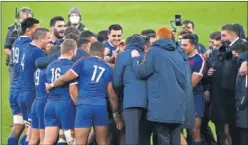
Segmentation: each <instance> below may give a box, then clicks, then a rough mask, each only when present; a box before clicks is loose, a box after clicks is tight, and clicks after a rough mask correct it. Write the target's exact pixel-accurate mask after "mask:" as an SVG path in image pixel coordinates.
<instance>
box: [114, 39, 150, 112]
mask: <svg viewBox="0 0 248 145" xmlns="http://www.w3.org/2000/svg"><path fill="white" fill-rule="evenodd" d="M144 45H145V44H144V40H143V39H142V38H141V37H139V36H133V37H132V38H131V39H130V41H129V42H128V45H127V46H126V49H125V51H123V52H121V53H119V54H118V56H117V61H116V64H115V68H114V74H113V82H114V87H115V89H116V91H117V93H118V94H120V93H121V91H122V90H123V95H124V97H123V109H127V108H130V107H141V108H146V107H147V89H146V81H145V80H140V79H138V78H136V75H135V72H134V70H133V67H132V64H133V62H132V57H131V51H132V50H134V49H135V50H138V51H139V52H140V54H141V57H142V58H143V57H144Z"/></svg>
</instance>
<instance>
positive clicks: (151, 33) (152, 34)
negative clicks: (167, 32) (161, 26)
mask: <svg viewBox="0 0 248 145" xmlns="http://www.w3.org/2000/svg"><path fill="white" fill-rule="evenodd" d="M140 35H142V36H146V37H156V32H155V31H154V30H152V29H146V30H143V31H141V33H140Z"/></svg>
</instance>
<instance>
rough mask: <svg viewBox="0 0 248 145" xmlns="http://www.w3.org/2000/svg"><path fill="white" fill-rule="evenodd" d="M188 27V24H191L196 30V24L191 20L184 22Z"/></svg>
mask: <svg viewBox="0 0 248 145" xmlns="http://www.w3.org/2000/svg"><path fill="white" fill-rule="evenodd" d="M184 24H185V25H188V24H191V25H192V28H193V29H195V24H194V22H193V21H191V20H184V21H183V22H182V25H184Z"/></svg>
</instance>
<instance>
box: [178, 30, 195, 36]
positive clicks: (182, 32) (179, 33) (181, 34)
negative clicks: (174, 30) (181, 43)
mask: <svg viewBox="0 0 248 145" xmlns="http://www.w3.org/2000/svg"><path fill="white" fill-rule="evenodd" d="M185 34H192V33H191V32H189V31H185V30H181V31H180V32H178V36H179V35H180V36H183V35H185Z"/></svg>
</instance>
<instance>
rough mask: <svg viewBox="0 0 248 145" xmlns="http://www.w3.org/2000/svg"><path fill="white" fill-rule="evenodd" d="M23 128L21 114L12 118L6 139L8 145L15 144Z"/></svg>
mask: <svg viewBox="0 0 248 145" xmlns="http://www.w3.org/2000/svg"><path fill="white" fill-rule="evenodd" d="M24 128H25V125H24V122H23V118H22V115H21V114H17V115H14V116H13V126H12V128H11V132H10V135H9V138H8V144H16V142H18V140H19V138H20V136H21V134H22V132H23V130H24Z"/></svg>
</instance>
